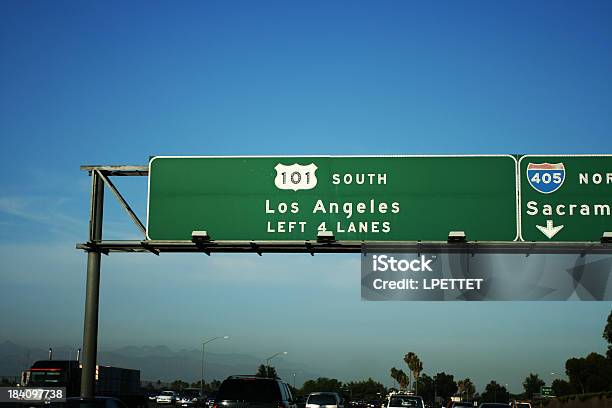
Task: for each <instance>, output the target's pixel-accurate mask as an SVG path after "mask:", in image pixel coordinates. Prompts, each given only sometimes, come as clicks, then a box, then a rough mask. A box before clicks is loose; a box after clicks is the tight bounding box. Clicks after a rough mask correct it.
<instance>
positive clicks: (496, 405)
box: [478, 402, 510, 408]
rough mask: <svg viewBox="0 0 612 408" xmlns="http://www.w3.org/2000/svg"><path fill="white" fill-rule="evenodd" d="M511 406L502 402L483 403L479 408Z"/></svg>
mask: <svg viewBox="0 0 612 408" xmlns="http://www.w3.org/2000/svg"><path fill="white" fill-rule="evenodd" d="M509 407H510V404H504V403H502V402H483V403H482V404H480V405H479V406H478V408H509Z"/></svg>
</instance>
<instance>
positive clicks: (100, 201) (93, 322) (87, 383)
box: [81, 170, 104, 398]
mask: <svg viewBox="0 0 612 408" xmlns="http://www.w3.org/2000/svg"><path fill="white" fill-rule="evenodd" d="M91 179H92V185H91V213H90V219H89V241H90V242H92V243H96V242H97V241H101V240H102V214H103V208H104V181H103V179H102V177H100V174H99V173H98V171H97V170H94V171H92V172H91ZM100 255H101V253H100V251H99V250H97V249H95V248H93V249H90V250H89V252H88V254H87V287H86V289H85V319H84V323H83V369H82V370H81V397H82V398H93V397H94V396H95V385H96V353H97V348H98V306H99V296H100Z"/></svg>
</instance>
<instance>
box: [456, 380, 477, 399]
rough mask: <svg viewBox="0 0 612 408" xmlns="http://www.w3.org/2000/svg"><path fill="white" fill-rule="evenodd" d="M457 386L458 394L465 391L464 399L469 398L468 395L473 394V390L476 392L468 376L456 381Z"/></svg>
mask: <svg viewBox="0 0 612 408" xmlns="http://www.w3.org/2000/svg"><path fill="white" fill-rule="evenodd" d="M457 388H458V389H459V395H463V393H465V396H466V400H468V401H469V400H470V395H474V392H476V387H475V386H474V383H473V382H472V380H470V379H469V378H466V379H465V380H459V381H457Z"/></svg>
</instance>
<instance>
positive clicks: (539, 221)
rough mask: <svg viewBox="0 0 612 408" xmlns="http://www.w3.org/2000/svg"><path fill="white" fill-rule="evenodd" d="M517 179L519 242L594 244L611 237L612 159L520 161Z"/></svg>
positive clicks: (572, 157)
mask: <svg viewBox="0 0 612 408" xmlns="http://www.w3.org/2000/svg"><path fill="white" fill-rule="evenodd" d="M519 173H520V180H521V189H520V192H521V231H522V238H523V239H524V240H525V241H563V242H585V241H586V242H589V241H593V242H598V241H599V240H600V239H601V237H602V235H603V233H604V232H606V231H612V213H611V206H612V156H610V155H559V156H535V155H526V156H523V157H521V159H520V161H519Z"/></svg>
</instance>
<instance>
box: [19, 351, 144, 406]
mask: <svg viewBox="0 0 612 408" xmlns="http://www.w3.org/2000/svg"><path fill="white" fill-rule="evenodd" d="M21 377H22V378H21V385H22V386H25V387H66V397H67V398H71V397H79V396H80V394H81V365H80V364H79V362H78V361H76V360H39V361H36V362H34V364H32V366H31V367H30V369H29V370H26V371H24V372H23V373H22V376H21ZM95 394H96V396H104V397H114V398H117V399H119V400H121V401H123V402H124V403H125V404H126V405H128V407H130V408H141V407H145V406H146V398H145V396H144V395H143V394H142V392H141V389H140V370H132V369H129V368H119V367H109V366H102V365H97V366H96V385H95Z"/></svg>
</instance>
